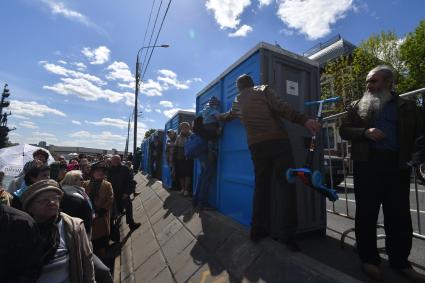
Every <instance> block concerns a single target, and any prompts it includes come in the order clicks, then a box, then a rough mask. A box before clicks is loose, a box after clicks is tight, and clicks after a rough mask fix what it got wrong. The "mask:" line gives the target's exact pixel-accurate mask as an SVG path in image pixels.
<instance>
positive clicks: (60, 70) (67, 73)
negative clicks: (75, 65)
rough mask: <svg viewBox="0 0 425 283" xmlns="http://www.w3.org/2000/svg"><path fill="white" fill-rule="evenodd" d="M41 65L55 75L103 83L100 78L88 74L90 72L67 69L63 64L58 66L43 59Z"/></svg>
mask: <svg viewBox="0 0 425 283" xmlns="http://www.w3.org/2000/svg"><path fill="white" fill-rule="evenodd" d="M41 64H42V65H43V67H44V68H45V69H46V70H47V71H48V72H51V73H53V74H56V75H60V76H64V77H73V78H77V79H78V78H83V79H86V80H89V81H91V82H94V83H96V84H97V85H104V84H105V82H104V81H102V80H101V79H100V78H98V77H96V76H93V75H90V74H85V73H81V72H77V71H74V70H70V69H67V68H65V67H63V66H59V65H55V64H50V63H48V62H45V61H43V62H42V63H41Z"/></svg>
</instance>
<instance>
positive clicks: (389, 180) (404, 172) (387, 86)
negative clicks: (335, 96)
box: [340, 66, 425, 282]
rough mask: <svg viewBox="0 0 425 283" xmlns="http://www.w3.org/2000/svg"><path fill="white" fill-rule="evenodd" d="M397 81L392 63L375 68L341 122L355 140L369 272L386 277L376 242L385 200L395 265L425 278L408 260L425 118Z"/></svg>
mask: <svg viewBox="0 0 425 283" xmlns="http://www.w3.org/2000/svg"><path fill="white" fill-rule="evenodd" d="M393 83H394V75H393V72H392V70H391V68H389V67H388V66H378V67H376V68H374V69H372V70H371V71H370V72H369V74H368V75H367V78H366V91H365V93H364V95H363V97H362V98H361V99H360V100H359V101H356V102H354V103H353V104H352V105H351V106H350V107H349V108H348V114H347V116H346V117H345V118H344V120H343V123H342V125H341V127H340V135H341V137H342V138H343V139H346V140H350V141H351V142H352V147H351V158H352V159H353V162H354V193H355V198H356V218H355V229H356V241H357V249H358V252H359V256H360V259H361V261H362V268H363V271H364V272H365V273H366V274H367V275H368V276H369V277H371V278H373V279H375V280H382V274H381V271H380V269H379V267H378V264H379V262H380V257H379V254H378V251H377V245H376V222H377V219H378V214H379V209H380V206H381V204H382V207H383V213H384V217H385V234H386V238H385V245H386V250H387V253H388V257H389V262H390V266H391V267H392V268H393V269H396V270H398V271H400V272H401V273H402V274H403V275H405V276H406V277H408V278H409V279H411V280H412V281H415V282H425V281H423V278H422V279H421V278H420V276H419V275H418V274H417V273H416V272H415V271H414V270H413V269H412V267H411V265H410V264H409V261H408V257H409V254H410V249H411V247H412V231H413V230H412V221H411V218H410V200H409V195H410V173H411V170H410V168H409V166H408V165H407V162H408V161H409V160H410V158H411V155H412V152H413V150H414V142H415V139H416V137H418V136H419V135H420V133H421V131H422V127H423V117H421V116H420V112H419V109H418V107H417V106H416V104H415V101H414V100H413V101H412V100H407V99H405V98H401V97H398V96H397V95H396V94H395V93H394V92H392V88H393Z"/></svg>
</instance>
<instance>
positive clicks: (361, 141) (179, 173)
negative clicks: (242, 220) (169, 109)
mask: <svg viewBox="0 0 425 283" xmlns="http://www.w3.org/2000/svg"><path fill="white" fill-rule="evenodd" d="M236 85H237V88H238V90H239V95H237V96H236V97H235V100H234V102H233V104H232V106H231V108H230V110H229V111H228V112H226V113H220V109H219V107H220V101H219V100H218V98H217V97H212V98H211V99H210V100H209V101H208V103H207V104H206V105H205V106H204V108H203V109H202V110H201V111H200V112H199V114H198V116H197V117H196V118H195V120H194V122H193V125H190V124H189V123H187V122H182V123H181V124H180V125H179V131H178V132H176V131H174V130H169V131H168V132H167V133H166V134H167V142H166V152H165V155H166V158H165V159H166V162H167V163H168V165H169V167H170V170H171V176H172V179H173V184H172V186H173V188H174V189H177V190H179V191H180V193H181V194H182V195H183V196H192V189H191V188H192V180H193V166H194V159H197V160H198V161H199V164H200V167H201V172H200V176H198V178H197V183H196V186H195V190H194V192H193V199H192V203H193V206H194V207H196V208H198V209H200V210H204V209H209V208H211V207H209V205H208V196H209V192H210V190H211V188H212V186H213V184H214V178H215V174H216V170H217V156H218V146H217V142H218V139H219V138H220V135H221V132H222V127H223V123H225V122H227V121H230V120H233V119H236V118H239V119H240V120H241V122H242V124H243V126H244V127H245V130H246V134H247V142H248V147H249V150H250V152H251V157H252V161H253V165H254V176H255V188H254V195H253V215H252V222H251V230H250V239H251V240H252V242H254V243H258V242H259V241H261V240H262V239H263V238H266V237H269V236H271V217H272V213H271V210H272V207H273V205H272V203H271V202H272V201H274V202H276V203H278V204H279V205H278V206H277V208H276V207H275V208H274V209H279V210H280V211H279V212H278V213H277V215H280V216H282V217H281V219H279V221H275V222H276V223H278V222H279V224H277V225H278V226H279V227H277V228H278V231H279V233H278V236H277V238H276V239H277V240H279V241H280V242H282V243H284V244H285V245H286V246H287V247H288V248H289V249H290V250H292V251H294V252H296V251H300V247H299V246H298V244H297V241H296V234H297V233H296V232H297V226H298V214H297V210H298V208H297V192H296V187H295V185H294V184H290V183H288V182H287V180H286V178H285V176H284V173H283V172H285V171H286V169H288V168H293V167H294V157H293V151H292V148H291V143H290V141H289V135H290V134H291V133H290V132H288V131H287V130H286V129H285V127H284V125H283V124H282V123H281V120H280V118H284V119H286V120H288V121H290V122H292V123H296V124H298V125H300V126H303V127H305V128H306V129H307V130H308V131H310V132H311V133H312V134H314V133H316V132H318V131H320V128H321V125H320V124H319V123H318V122H317V121H316V120H314V119H309V118H308V117H306V116H305V115H303V114H301V113H299V112H297V111H295V110H294V109H292V108H291V107H290V106H289V104H288V103H286V102H285V101H284V100H283V99H282V98H280V97H279V96H278V95H276V93H275V92H274V90H273V89H271V88H270V87H269V86H265V85H261V86H255V85H254V81H253V79H252V78H251V77H250V76H248V75H242V76H240V77H239V78H238V80H237V82H236ZM393 87H394V74H393V72H392V70H391V68H389V67H387V66H378V67H376V68H374V69H372V70H371V71H370V72H369V74H368V76H367V78H366V91H365V93H364V94H363V96H362V98H361V99H360V100H358V101H355V102H353V103H352V104H351V105H350V106H349V107H348V109H347V110H348V114H347V116H346V117H345V118H344V119H343V122H342V125H341V127H340V135H341V137H342V138H343V139H346V140H350V141H351V142H352V150H351V156H352V159H353V161H354V190H355V191H354V193H355V198H356V217H355V233H356V242H357V249H358V252H359V257H360V260H361V264H362V269H363V271H364V272H365V273H366V274H367V275H368V276H369V277H370V278H372V279H374V280H378V281H380V280H382V278H383V275H382V271H381V270H380V268H379V263H380V256H379V254H378V251H377V244H376V241H377V239H376V222H377V218H378V214H379V210H380V207H381V205H382V207H383V213H384V217H385V224H384V226H385V232H386V239H385V240H386V250H387V254H388V257H389V264H390V267H391V268H393V269H394V270H396V271H398V272H399V273H400V274H402V275H403V276H405V277H406V278H407V279H408V280H410V281H412V282H425V279H424V277H423V276H422V275H420V274H419V273H417V272H416V271H415V270H414V269H413V268H412V266H411V264H410V263H409V261H408V257H409V254H410V250H411V248H412V236H413V235H412V234H413V230H412V222H411V217H410V210H409V209H410V200H409V195H410V173H411V168H410V167H409V163H408V162H409V161H410V160H411V158H412V154H413V153H414V151H415V139H416V138H418V137H419V136H420V135H423V134H424V120H423V116H421V113H420V111H419V109H418V107H417V106H416V105H415V102H414V101H411V100H408V99H405V98H401V97H399V96H398V95H396V94H395V93H394V92H393ZM194 136H198V137H199V138H200V140H202V145H203V146H204V147H202V149H203V150H202V151H200V152H198V153H197V155H194V153H193V152H192V153H191V152H190V151H189V150H188V148H189V146H188V145H189V144H191V143H192V145H193V144H194V141H195V139H194ZM155 148H156V149H155ZM154 149H155V150H156V153H155V154H154V155H152V156H151V160H152V161H153V163H152V166H153V167H152V169H155V170H156V169H157V168H158V164H159V163H160V158H161V156H162V154H161V150H162V145H161V143H160V141H159V140H158V139H157V138H155V139H154ZM192 149H193V148H192ZM47 158H48V154H47V152H45V151H43V150H38V151H36V152H34V160H33V161H30V162H28V163H27V164H25V166H24V168H23V171H22V173H21V174H20V175H19V176H17V177H16V178H15V179H14V180H13V181H12V182H11V184H10V185H9V187H8V189H7V190H4V189H3V190H0V227H1V233H0V274H1V276H2V277H1V278H0V279H1V282H35V281H37V280H38V281H37V282H42V283H44V282H72V283H73V282H94V280H96V281H98V282H112V281H111V280H112V279H111V275H110V272H109V270H108V268H107V267H106V266H105V265H104V264H103V263H102V260H103V259H105V257H106V253H107V250H108V246H109V245H110V243H111V240H112V241H116V240H117V235H116V230H117V222H118V221H117V220H118V219H119V217H120V216H121V215H124V212H125V218H126V223H127V224H128V225H129V228H130V230H135V229H137V228H138V227H139V226H140V223H137V222H135V221H134V218H133V209H132V202H131V198H130V195H131V194H134V193H135V182H134V180H133V173H132V170H131V163H125V164H124V163H123V162H122V160H121V157H120V156H119V155H115V156H112V157H111V158H109V159H105V160H99V161H96V162H94V163H93V161H95V160H90V159H89V158H87V157H86V156H80V157H79V158H76V159H74V160H71V161H69V162H66V161H65V160H64V158H63V157H61V156H59V157H58V161H56V162H53V163H52V164H50V166H49V165H47ZM127 165H128V166H127ZM155 170H153V171H152V172H156V171H155ZM273 176H274V177H273ZM152 177H157V178H158V177H159V176H157V175H153V176H152ZM0 178H2V176H1V174H0ZM272 178H275V180H276V181H277V182H278V185H279V186H278V189H279V190H280V192H279V194H278V196H279V197H278V199H273V200H272V198H271V195H272V189H275V187H274V186H272ZM235 201H237V200H235ZM211 209H213V208H211ZM118 238H119V231H118Z"/></svg>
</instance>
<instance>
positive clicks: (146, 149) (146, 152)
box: [144, 137, 151, 174]
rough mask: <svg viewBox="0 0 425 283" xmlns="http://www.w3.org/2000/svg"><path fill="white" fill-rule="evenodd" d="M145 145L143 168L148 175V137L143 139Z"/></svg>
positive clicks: (149, 169)
mask: <svg viewBox="0 0 425 283" xmlns="http://www.w3.org/2000/svg"><path fill="white" fill-rule="evenodd" d="M144 143H145V160H144V165H145V166H144V168H145V172H146V173H148V174H150V173H151V172H150V171H151V167H150V152H149V147H150V137H149V138H147V139H145V141H144Z"/></svg>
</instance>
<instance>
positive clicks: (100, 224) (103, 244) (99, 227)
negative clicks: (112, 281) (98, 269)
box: [83, 162, 114, 259]
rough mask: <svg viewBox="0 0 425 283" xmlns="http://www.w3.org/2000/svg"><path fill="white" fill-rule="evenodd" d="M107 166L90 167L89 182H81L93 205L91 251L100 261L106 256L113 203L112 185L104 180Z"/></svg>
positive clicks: (96, 164) (101, 164)
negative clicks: (92, 250)
mask: <svg viewBox="0 0 425 283" xmlns="http://www.w3.org/2000/svg"><path fill="white" fill-rule="evenodd" d="M106 170H107V166H106V164H105V163H104V162H97V163H95V164H93V165H92V166H91V171H90V180H89V181H84V182H83V188H84V189H85V190H86V193H87V195H88V196H89V197H90V200H91V202H92V204H93V207H94V211H95V217H94V219H93V227H92V243H93V249H94V252H95V254H96V255H97V256H99V257H100V258H101V259H102V258H104V257H105V255H106V248H107V247H108V246H109V235H110V234H111V231H110V218H111V216H110V211H111V208H112V204H113V202H114V192H113V190H112V185H111V183H109V182H108V181H106V180H105V177H106Z"/></svg>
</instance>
